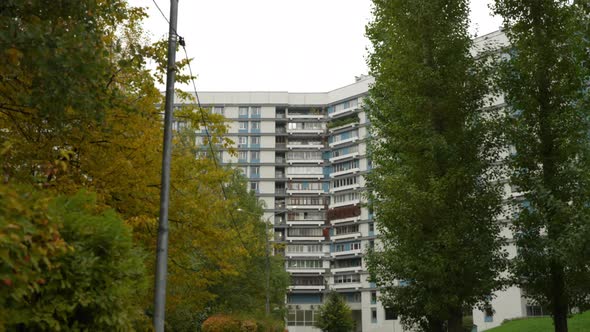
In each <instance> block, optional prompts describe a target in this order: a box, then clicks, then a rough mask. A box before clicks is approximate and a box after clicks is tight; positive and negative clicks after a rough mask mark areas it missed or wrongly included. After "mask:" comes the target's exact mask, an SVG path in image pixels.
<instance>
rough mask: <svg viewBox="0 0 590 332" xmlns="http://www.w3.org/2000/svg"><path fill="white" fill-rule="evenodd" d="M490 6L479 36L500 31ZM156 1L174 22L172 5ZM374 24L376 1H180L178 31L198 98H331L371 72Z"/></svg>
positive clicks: (478, 15)
mask: <svg viewBox="0 0 590 332" xmlns="http://www.w3.org/2000/svg"><path fill="white" fill-rule="evenodd" d="M490 1H491V0H472V5H471V7H472V8H471V10H472V14H471V16H472V17H471V20H472V25H473V26H472V33H475V32H476V31H477V33H478V35H483V34H486V33H489V32H492V31H495V30H498V27H499V26H500V24H501V19H500V18H498V17H495V18H494V17H490V15H489V9H488V3H489V2H490ZM129 2H130V3H131V4H132V5H134V6H141V7H148V9H147V13H148V14H149V16H150V17H149V18H148V19H147V20H146V24H145V29H146V30H147V31H148V32H149V33H150V34H151V35H152V37H153V38H154V39H159V38H162V37H165V36H166V35H167V33H168V26H167V23H166V21H165V20H164V19H163V18H162V16H161V14H160V13H159V12H158V10H157V9H156V7H155V5H154V3H153V1H152V0H129ZM156 2H157V3H158V5H159V6H160V8H161V9H162V11H163V12H164V14H165V15H166V17H168V16H169V14H170V9H169V8H170V7H169V5H170V1H169V0H156ZM370 18H371V0H188V1H182V0H181V1H180V2H179V15H178V29H177V31H178V34H179V35H181V36H183V37H184V38H185V40H186V45H187V46H186V47H187V51H188V54H189V57H192V58H194V60H193V62H192V68H193V73H194V74H196V75H197V76H198V78H197V81H196V83H197V89H198V90H199V91H290V92H324V91H329V90H333V89H336V88H339V87H341V86H345V85H348V84H351V83H353V82H354V76H358V75H360V74H366V73H367V72H368V68H367V65H366V57H367V46H368V45H369V41H368V40H367V39H366V38H365V37H364V33H365V25H366V24H367V22H369V20H370ZM181 56H184V53H182V52H180V53H178V54H177V58H178V57H181ZM186 89H187V90H189V89H191V88H189V87H186Z"/></svg>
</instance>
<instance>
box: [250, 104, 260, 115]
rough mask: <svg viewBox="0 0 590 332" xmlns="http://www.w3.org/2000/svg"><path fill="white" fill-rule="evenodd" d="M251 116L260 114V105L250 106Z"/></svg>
mask: <svg viewBox="0 0 590 332" xmlns="http://www.w3.org/2000/svg"><path fill="white" fill-rule="evenodd" d="M250 111H251V114H252V116H260V106H253V107H250Z"/></svg>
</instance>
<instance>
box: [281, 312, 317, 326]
mask: <svg viewBox="0 0 590 332" xmlns="http://www.w3.org/2000/svg"><path fill="white" fill-rule="evenodd" d="M315 319H316V312H315V311H313V310H299V309H296V310H289V311H288V312H287V325H288V326H313V325H314V323H315Z"/></svg>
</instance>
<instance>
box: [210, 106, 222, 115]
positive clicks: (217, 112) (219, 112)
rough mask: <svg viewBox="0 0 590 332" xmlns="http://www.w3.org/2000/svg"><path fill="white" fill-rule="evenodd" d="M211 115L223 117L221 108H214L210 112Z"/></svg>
mask: <svg viewBox="0 0 590 332" xmlns="http://www.w3.org/2000/svg"><path fill="white" fill-rule="evenodd" d="M211 113H213V114H218V115H223V106H214V107H213V110H211Z"/></svg>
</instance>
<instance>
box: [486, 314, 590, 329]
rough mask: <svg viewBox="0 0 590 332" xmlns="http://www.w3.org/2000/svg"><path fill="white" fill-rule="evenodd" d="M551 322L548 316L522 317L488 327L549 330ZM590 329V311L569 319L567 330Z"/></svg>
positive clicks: (551, 327)
mask: <svg viewBox="0 0 590 332" xmlns="http://www.w3.org/2000/svg"><path fill="white" fill-rule="evenodd" d="M553 329H554V327H553V322H552V321H551V318H549V317H542V318H524V319H516V320H511V321H508V322H505V323H502V325H501V326H499V327H496V328H493V329H489V330H487V331H489V332H550V331H553ZM588 329H590V312H585V313H582V314H578V315H574V316H572V317H571V318H570V319H569V331H571V332H586V331H588Z"/></svg>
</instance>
